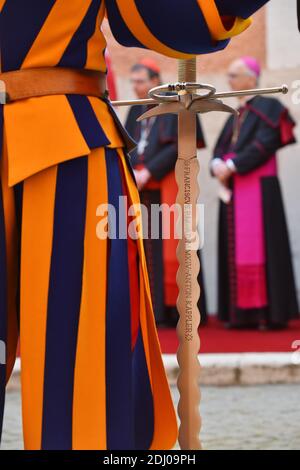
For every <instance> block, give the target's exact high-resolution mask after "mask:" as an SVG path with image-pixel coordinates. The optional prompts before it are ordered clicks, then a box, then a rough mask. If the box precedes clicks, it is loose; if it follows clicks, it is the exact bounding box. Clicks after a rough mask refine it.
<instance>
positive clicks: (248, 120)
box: [213, 97, 299, 327]
mask: <svg viewBox="0 0 300 470" xmlns="http://www.w3.org/2000/svg"><path fill="white" fill-rule="evenodd" d="M294 125H295V123H294V121H293V119H292V118H291V116H290V115H289V113H288V110H287V109H286V108H285V107H284V106H283V105H282V104H281V103H280V102H279V101H278V100H277V99H274V98H265V97H255V98H252V99H251V100H249V101H247V103H246V105H245V106H244V107H243V108H241V114H240V117H239V122H238V125H236V124H235V125H234V118H233V117H230V118H229V119H228V121H227V123H226V124H225V127H224V129H223V131H222V133H221V135H220V137H219V139H218V142H217V144H216V147H215V151H214V157H213V158H221V159H223V160H226V159H228V158H231V159H232V160H233V162H234V164H235V167H236V170H237V172H236V173H235V174H234V176H233V177H232V178H231V181H230V189H231V190H232V198H231V201H230V203H229V204H225V203H224V202H221V203H220V219H219V245H218V247H219V253H218V259H219V262H218V270H219V273H218V313H219V318H220V319H221V320H222V321H226V322H230V323H231V324H232V325H235V326H257V325H258V324H259V323H262V322H263V323H266V324H268V325H270V326H274V327H276V326H278V327H280V326H285V325H286V324H287V322H288V320H289V319H291V318H294V317H297V316H298V312H299V310H298V303H297V297H296V288H295V280H294V273H293V267H292V257H291V250H290V244H289V237H288V230H287V224H286V219H285V214H284V205H283V200H282V194H281V189H280V183H279V180H278V177H277V167H276V155H275V154H276V151H277V150H279V149H280V148H282V147H284V146H286V145H288V144H291V143H294V142H295V138H294V135H293V127H294Z"/></svg>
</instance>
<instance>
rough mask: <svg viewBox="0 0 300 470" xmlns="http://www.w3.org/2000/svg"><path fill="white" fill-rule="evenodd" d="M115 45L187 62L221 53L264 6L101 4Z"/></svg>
mask: <svg viewBox="0 0 300 470" xmlns="http://www.w3.org/2000/svg"><path fill="white" fill-rule="evenodd" d="M105 2H106V10H107V16H108V20H109V23H110V26H111V29H112V32H113V34H114V36H115V38H116V40H117V41H118V42H119V43H121V44H122V45H124V46H127V47H141V48H146V49H151V50H154V51H156V52H159V53H161V54H164V55H166V56H169V57H174V58H177V59H178V58H182V59H188V58H191V57H193V56H195V55H198V54H207V53H211V52H216V51H219V50H222V49H224V48H225V47H226V46H227V45H228V43H229V41H230V39H231V38H232V37H233V36H236V35H238V34H240V33H241V32H243V31H244V30H245V29H246V28H248V26H249V25H250V24H251V18H250V17H251V15H252V14H253V13H255V11H257V10H258V9H259V8H261V7H262V6H263V5H264V4H266V3H267V2H268V0H243V1H237V0H105Z"/></svg>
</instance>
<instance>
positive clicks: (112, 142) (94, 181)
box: [0, 0, 266, 450]
mask: <svg viewBox="0 0 300 470" xmlns="http://www.w3.org/2000/svg"><path fill="white" fill-rule="evenodd" d="M265 3H266V0H244V1H243V2H237V1H236V0H197V1H196V0H185V1H184V2H183V1H182V0H152V1H147V0H139V1H137V0H72V1H70V0H56V1H55V0H26V1H24V0H0V48H1V51H0V52H1V73H0V86H1V95H0V96H1V105H0V127H1V132H0V136H1V145H0V148H1V191H0V198H1V199H0V244H1V247H0V289H1V294H0V339H1V345H3V344H4V345H5V346H6V348H5V350H6V354H5V357H4V360H1V364H0V410H1V415H2V414H3V409H4V395H5V383H6V381H7V380H8V379H9V377H10V375H11V372H12V369H13V366H14V362H15V355H16V346H17V341H18V337H19V336H20V348H21V353H20V354H21V364H22V367H21V382H22V415H23V433H24V446H25V449H27V450H32V449H35V450H37V449H43V450H47V449H48V450H49V449H58V450H59V449H63V450H71V449H76V450H79V449H94V450H99V449H109V450H114V449H120V450H126V449H131V450H136V449H151V450H156V449H160V450H163V449H172V448H173V446H174V444H175V442H176V439H177V434H178V429H177V420H176V415H175V410H174V406H173V403H172V399H171V394H170V390H169V386H168V382H167V378H166V374H165V370H164V366H163V362H162V356H161V350H160V346H159V342H158V337H157V332H156V328H155V321H154V315H153V309H152V304H151V299H150V290H149V281H148V274H147V269H146V262H145V255H144V249H143V243H142V240H141V239H140V238H138V239H137V240H133V239H131V238H128V237H127V238H126V239H124V238H121V237H106V238H102V237H99V236H96V233H95V232H96V229H95V227H96V226H97V223H98V221H99V217H98V216H97V208H98V207H100V206H102V204H107V203H108V204H109V205H110V207H111V206H112V207H114V208H115V213H116V219H117V222H120V221H122V220H121V219H122V217H123V212H124V211H123V210H122V208H121V207H120V206H119V197H120V196H127V198H128V203H130V204H133V205H134V204H138V203H139V195H138V190H137V187H136V185H135V181H134V178H133V175H132V170H131V167H130V164H129V160H128V152H129V150H131V149H132V148H133V145H134V144H133V142H132V141H131V139H130V138H129V137H128V135H127V134H126V132H125V131H124V129H123V128H122V126H121V125H120V123H119V122H118V121H117V118H116V116H115V114H114V112H113V111H112V108H111V105H110V102H109V100H108V99H107V93H105V91H106V71H107V67H106V63H105V58H104V51H105V48H106V41H105V38H104V36H103V33H102V30H101V24H102V21H103V19H104V17H105V14H106V13H107V16H108V19H109V22H110V25H111V28H112V31H113V33H114V35H115V37H116V39H117V40H118V41H119V42H120V43H121V44H123V45H125V46H129V47H130V46H134V47H143V48H147V49H151V50H154V51H156V52H159V53H161V54H164V55H166V56H169V57H173V58H176V59H178V58H183V59H187V58H191V57H193V56H195V55H197V54H205V53H211V52H216V51H220V50H222V49H224V48H225V47H226V46H227V45H228V43H229V41H230V38H231V37H232V36H234V35H237V34H239V33H241V32H242V31H243V30H245V29H246V28H247V27H248V26H249V24H250V19H249V17H250V15H252V14H253V13H254V12H255V11H256V10H258V9H259V8H260V7H261V6H263V5H264V4H265ZM170 12H171V13H172V14H171V15H169V13H170ZM166 18H168V22H166ZM109 215H110V214H109ZM108 221H109V229H111V228H112V227H111V226H110V225H111V222H110V217H109V218H108ZM2 349H3V348H2Z"/></svg>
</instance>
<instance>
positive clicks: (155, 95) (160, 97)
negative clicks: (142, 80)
mask: <svg viewBox="0 0 300 470" xmlns="http://www.w3.org/2000/svg"><path fill="white" fill-rule="evenodd" d="M197 90H207V93H204V94H199V98H203V99H208V98H211V97H213V96H214V95H215V93H216V91H217V90H216V88H215V87H214V86H212V85H209V84H207V83H194V82H182V83H180V82H178V83H170V84H168V85H161V86H157V87H155V88H152V89H151V90H150V91H149V97H150V98H152V99H153V100H155V101H161V102H166V101H178V94H180V92H182V91H187V92H189V93H191V92H195V91H197ZM165 93H176V95H171V96H168V95H166V94H165Z"/></svg>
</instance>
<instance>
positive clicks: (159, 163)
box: [125, 106, 206, 324]
mask: <svg viewBox="0 0 300 470" xmlns="http://www.w3.org/2000/svg"><path fill="white" fill-rule="evenodd" d="M147 109H149V108H148V107H141V106H133V107H132V108H131V109H130V110H129V113H128V116H127V120H126V123H125V127H126V129H127V131H128V133H129V134H130V135H131V136H132V137H133V139H134V140H135V141H136V142H137V143H140V145H139V146H138V147H137V148H136V149H134V150H133V151H132V152H131V153H130V157H131V163H132V166H133V167H134V168H135V169H141V168H143V167H146V168H147V169H148V170H149V171H150V173H151V175H152V177H151V179H150V181H149V183H148V184H147V185H146V186H145V187H144V188H143V190H142V191H140V197H141V202H142V204H144V205H145V206H146V207H147V209H148V214H149V215H150V210H149V209H150V207H151V204H169V205H172V204H174V203H175V201H176V194H177V185H176V182H175V174H174V169H175V165H176V160H177V156H178V150H177V148H178V147H177V139H178V124H177V116H176V115H173V114H169V115H164V116H158V117H156V118H154V119H148V120H145V121H143V122H142V123H139V122H137V121H136V120H137V118H138V117H139V116H140V115H141V114H142V113H143V112H145V111H146V110H147ZM197 145H198V148H203V147H205V142H204V137H203V133H202V129H201V125H200V121H199V119H198V120H197ZM161 226H162V220H160V230H161ZM148 229H149V232H150V230H151V224H150V217H149V218H148ZM160 233H161V232H160ZM144 244H145V253H146V259H147V265H148V272H149V279H150V287H151V294H152V300H153V306H154V313H155V318H156V321H157V324H175V322H176V321H177V310H176V308H175V306H176V298H177V295H178V292H177V285H176V271H177V267H178V266H177V263H178V262H177V259H176V252H175V246H176V244H177V241H176V240H174V238H173V239H171V240H166V239H164V240H162V239H161V237H159V238H158V239H151V238H150V237H149V238H148V239H147V238H145V240H144ZM198 280H199V282H200V286H201V297H200V301H199V309H200V311H201V321H202V323H205V321H206V302H205V291H204V285H203V276H202V269H201V272H200V274H199V279H198Z"/></svg>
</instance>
